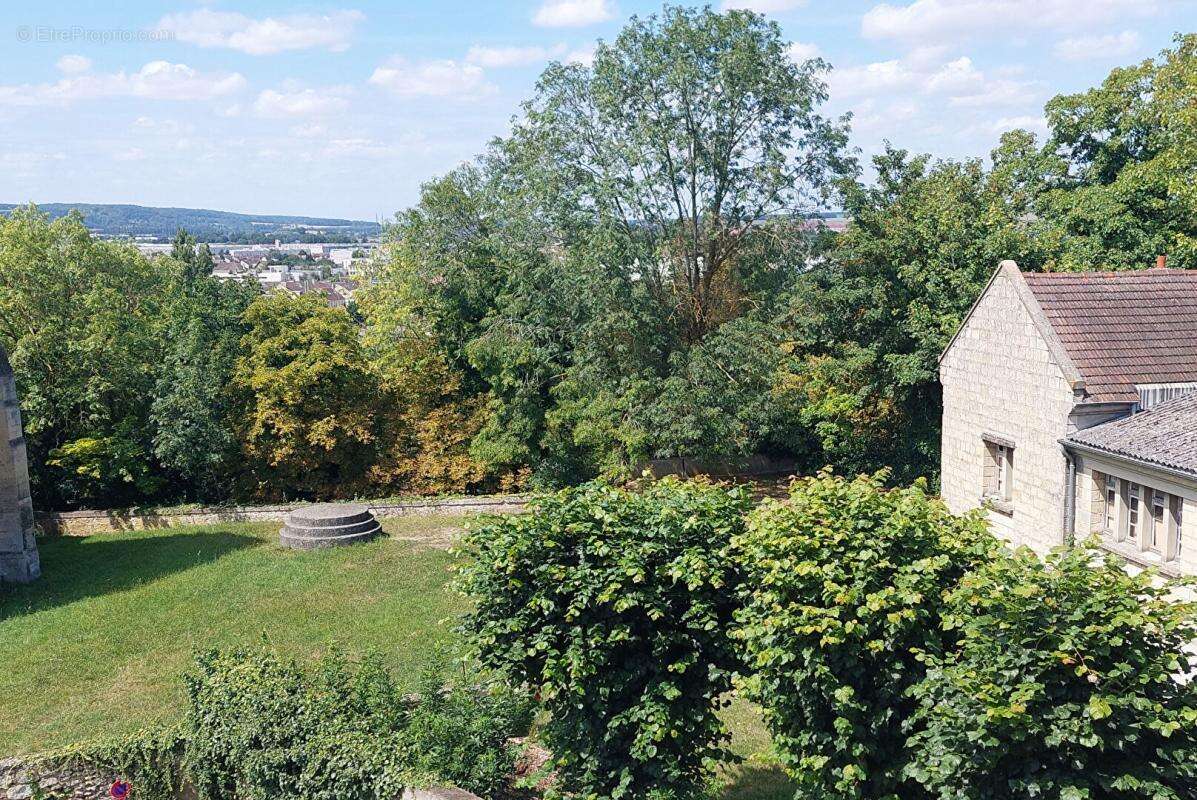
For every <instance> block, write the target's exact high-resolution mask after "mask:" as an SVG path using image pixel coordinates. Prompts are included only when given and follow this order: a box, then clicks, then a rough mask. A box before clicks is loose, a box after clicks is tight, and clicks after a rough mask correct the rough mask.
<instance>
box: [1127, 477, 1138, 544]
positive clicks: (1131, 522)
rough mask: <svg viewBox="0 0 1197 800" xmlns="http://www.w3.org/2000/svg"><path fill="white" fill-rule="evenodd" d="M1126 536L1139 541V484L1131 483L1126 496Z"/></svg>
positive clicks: (1136, 541)
mask: <svg viewBox="0 0 1197 800" xmlns="http://www.w3.org/2000/svg"><path fill="white" fill-rule="evenodd" d="M1126 538H1128V539H1130V540H1131V541H1132V542H1135V543H1138V541H1139V484H1137V483H1132V484H1130V488H1129V489H1128V490H1127V498H1126Z"/></svg>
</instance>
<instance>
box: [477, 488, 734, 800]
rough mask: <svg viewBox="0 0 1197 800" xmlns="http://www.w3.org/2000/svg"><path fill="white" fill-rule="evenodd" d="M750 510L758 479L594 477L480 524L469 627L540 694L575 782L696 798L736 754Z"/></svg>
mask: <svg viewBox="0 0 1197 800" xmlns="http://www.w3.org/2000/svg"><path fill="white" fill-rule="evenodd" d="M748 508H749V498H748V495H747V494H746V493H745V492H744V491H742V490H730V491H729V490H725V489H722V488H719V487H716V486H712V485H709V484H706V483H701V482H690V483H684V482H680V481H677V480H668V479H667V480H664V481H661V482H659V483H656V484H653V485H650V486H649V487H648V488H647V489H645V490H644V491H643V492H636V491H628V490H624V489H617V488H613V487H610V486H605V485H600V484H588V485H584V486H581V487H579V488H576V489H570V490H565V491H562V492H560V493H557V494H552V495H547V496H543V497H540V498H538V499H536V500H535V501H533V503H532V505H531V508H530V511H531V513H528V514H523V515H520V516H507V517H497V518H494V519H492V520H490V522H488V523H487V524H486V525H484V526H482V527H480V528H478V529H477V530H474V531H473V532H472V533H471V534H470V536H469V541H468V549H469V551H470V553H471V554H472V555H473V559H472V560H471V561H470V562H469V563H468V565H467V566H466V567H465V568H464V572H463V575H462V587H463V588H464V590H465V591H466V593H467V594H468V595H469V596H470V597H471V598H473V600H474V603H475V607H474V609H473V610H472V611H471V612H470V613H469V614H468V616H467V617H466V619H465V626H464V627H465V630H466V632H467V633H468V634H469V636H470V637H471V639H472V640H473V642H474V643H475V645H476V646H477V648H478V651H479V653H480V655H481V660H482V661H483V663H485V664H487V665H488V666H491V667H497V668H501V669H504V670H506V671H508V672H509V673H510V674H511V675H512V676H513V677H514V679H515V680H516V681H518V682H526V683H528V684H530V685H531V686H533V687H534V688H535V689H536V690H537V692H538V693H539V695H540V698H541V700H542V701H543V703H544V706H545V708H546V709H547V710H548V712H549V720H548V721H547V723H546V725H545V729H544V733H545V737H546V739H547V743H548V745H549V748H550V750H551V751H552V752H553V753H554V754H555V755H556V756H557V766H558V769H559V774H560V778H561V782H562V785H563V787H564V788H565V789H566V790H568V791H574V792H577V793H578V794H579V796H580V797H586V798H597V797H602V798H644V797H651V796H670V797H677V798H685V797H695V796H698V795H700V794H701V793H702V791H703V789H704V783H705V781H706V779H707V778H708V777H709V776H710V774H711V770H712V768H713V766H714V764H715V763H716V762H717V761H718V760H720V759H721V758H724V757H725V756H726V755H727V754H726V753H725V750H724V748H723V742H724V739H725V736H726V731H725V730H724V727H723V724H722V722H721V721H720V719H719V717H718V713H717V712H718V711H719V709H720V708H721V707H722V706H723V705H724V703H725V699H724V698H725V695H726V693H727V691H728V690H729V689H730V688H731V679H732V673H733V672H734V671H735V670H737V669H738V667H739V660H738V657H737V654H736V649H735V647H734V645H733V643H732V641H731V639H730V637H729V632H730V630H731V627H732V622H733V620H732V615H733V612H734V609H735V606H736V602H737V601H736V586H737V585H738V584H739V575H738V571H737V568H736V566H735V564H734V563H733V562H732V561H731V559H730V558H729V557H728V556H729V553H728V546H729V545H730V543H731V540H732V538H733V536H735V535H736V534H738V533H739V532H740V531H741V530H742V527H743V518H744V514H745V513H746V512H747V510H748ZM654 793H657V794H654Z"/></svg>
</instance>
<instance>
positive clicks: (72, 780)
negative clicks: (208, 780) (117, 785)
mask: <svg viewBox="0 0 1197 800" xmlns="http://www.w3.org/2000/svg"><path fill="white" fill-rule="evenodd" d="M119 777H120V776H118V775H112V774H109V773H107V772H103V771H101V770H99V769H96V768H95V767H90V766H87V765H82V764H65V765H64V764H53V763H36V764H35V763H30V762H28V761H24V760H22V759H19V758H6V759H3V760H0V800H30V798H32V797H34V793H35V792H37V793H38V796H40V797H43V798H53V799H54V800H105V798H108V797H109V793H108V790H109V789H110V788H111V786H112V783H113V781H115V780H117V779H118V778H119ZM133 789H134V791H133V792H132V794H133V796H136V794H137V792H136V787H133ZM179 797H180V800H193V798H194V797H195V792H194V790H192V789H191V787H190V786H186V787H184V788H183V790H182V791H181V792H179ZM396 800H481V798H479V797H478V796H477V795H474V794H470V793H469V792H466V791H462V790H461V789H454V788H451V787H445V786H430V787H428V788H426V789H404V790H403V794H402V795H401V797H400V798H396Z"/></svg>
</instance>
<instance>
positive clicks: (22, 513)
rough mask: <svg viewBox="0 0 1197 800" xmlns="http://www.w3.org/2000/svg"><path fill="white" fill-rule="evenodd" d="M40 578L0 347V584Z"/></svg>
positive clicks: (13, 389) (13, 387)
mask: <svg viewBox="0 0 1197 800" xmlns="http://www.w3.org/2000/svg"><path fill="white" fill-rule="evenodd" d="M39 575H41V564H40V562H39V561H38V557H37V542H36V540H35V539H34V538H33V500H32V499H30V496H29V465H28V463H27V462H26V460H25V435H24V432H23V431H22V428H21V408H20V406H19V405H18V403H17V384H16V380H15V378H14V377H13V372H12V367H11V366H10V365H9V363H8V354H7V353H5V352H4V348H3V347H0V582H4V581H9V582H12V583H27V582H29V581H32V580H34V579H35V578H37V577H38V576H39Z"/></svg>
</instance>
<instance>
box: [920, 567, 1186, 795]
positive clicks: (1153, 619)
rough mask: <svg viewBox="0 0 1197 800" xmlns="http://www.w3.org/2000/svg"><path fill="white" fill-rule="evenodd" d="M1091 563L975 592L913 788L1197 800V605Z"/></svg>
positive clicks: (999, 573) (1004, 577) (958, 616)
mask: <svg viewBox="0 0 1197 800" xmlns="http://www.w3.org/2000/svg"><path fill="white" fill-rule="evenodd" d="M1174 589H1175V586H1172V587H1169V586H1163V585H1161V584H1160V582H1159V581H1158V579H1156V578H1155V577H1154V576H1151V575H1139V576H1135V577H1132V576H1130V575H1128V574H1127V572H1126V570H1125V568H1124V566H1123V565H1122V564H1121V563H1120V561H1119V560H1117V559H1115V558H1113V557H1109V556H1107V557H1105V558H1100V557H1099V556H1098V554H1097V553H1096V552H1095V551H1094V550H1091V549H1085V548H1082V549H1077V550H1073V551H1070V552H1065V553H1057V554H1054V555H1052V556H1049V557H1048V558H1047V559H1046V560H1045V561H1044V560H1040V559H1039V558H1037V557H1036V556H1035V555H1034V554H1033V553H1030V552H1029V551H1020V552H1019V553H1017V554H1014V555H1013V556H1009V557H1005V556H1003V557H1002V558H998V559H995V560H994V561H992V562H991V563H989V564H987V565H986V566H984V567H982V568H981V569H979V570H977V571H976V572H973V573H971V574H969V575H967V576H965V578H964V579H963V581H962V582H961V584H960V587H959V588H958V589H956V590H955V591H954V592H953V593H952V595H951V597H950V599H949V602H948V606H947V613H946V615H945V618H944V627H945V628H947V629H948V630H950V631H954V632H957V633H958V634H959V635H960V636H961V637H962V639H961V644H960V647H959V648H957V649H954V650H951V651H949V652H947V653H945V654H943V655H934V654H928V655H927V659H928V662H929V664H930V671H929V672H928V674H927V677H926V679H925V680H924V681H923V682H922V683H920V684H919V685H917V686H916V687H915V688H914V696H915V698H916V699H917V700H918V703H919V705H918V709H917V711H916V713H915V715H914V717H913V718H912V720H911V727H912V729H913V730H914V731H916V733H915V734H914V735H913V737H912V740H911V745H912V750H913V753H912V758H911V761H910V763H909V765H908V767H907V774H908V775H910V776H911V777H913V778H915V779H917V780H918V781H919V782H921V783H922V784H924V785H925V786H926V787H927V788H928V789H929V790H931V792H932V793H933V794H934V795H935V797H937V798H941V800H958V799H959V800H1015V798H1024V797H1045V798H1060V799H1061V800H1082V798H1093V799H1094V800H1096V799H1097V798H1111V800H1112V798H1153V799H1154V800H1180V798H1192V797H1197V683H1194V682H1193V681H1191V680H1190V681H1187V682H1182V681H1178V680H1176V676H1178V675H1182V674H1186V673H1189V672H1190V671H1191V670H1192V669H1193V667H1194V666H1197V663H1195V662H1197V657H1193V656H1188V655H1186V654H1185V653H1184V648H1185V647H1186V645H1188V644H1189V643H1191V642H1193V641H1194V640H1197V616H1195V614H1194V611H1195V607H1194V604H1193V603H1191V602H1190V603H1180V602H1176V600H1177V597H1176V595H1175V594H1173V590H1174Z"/></svg>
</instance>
